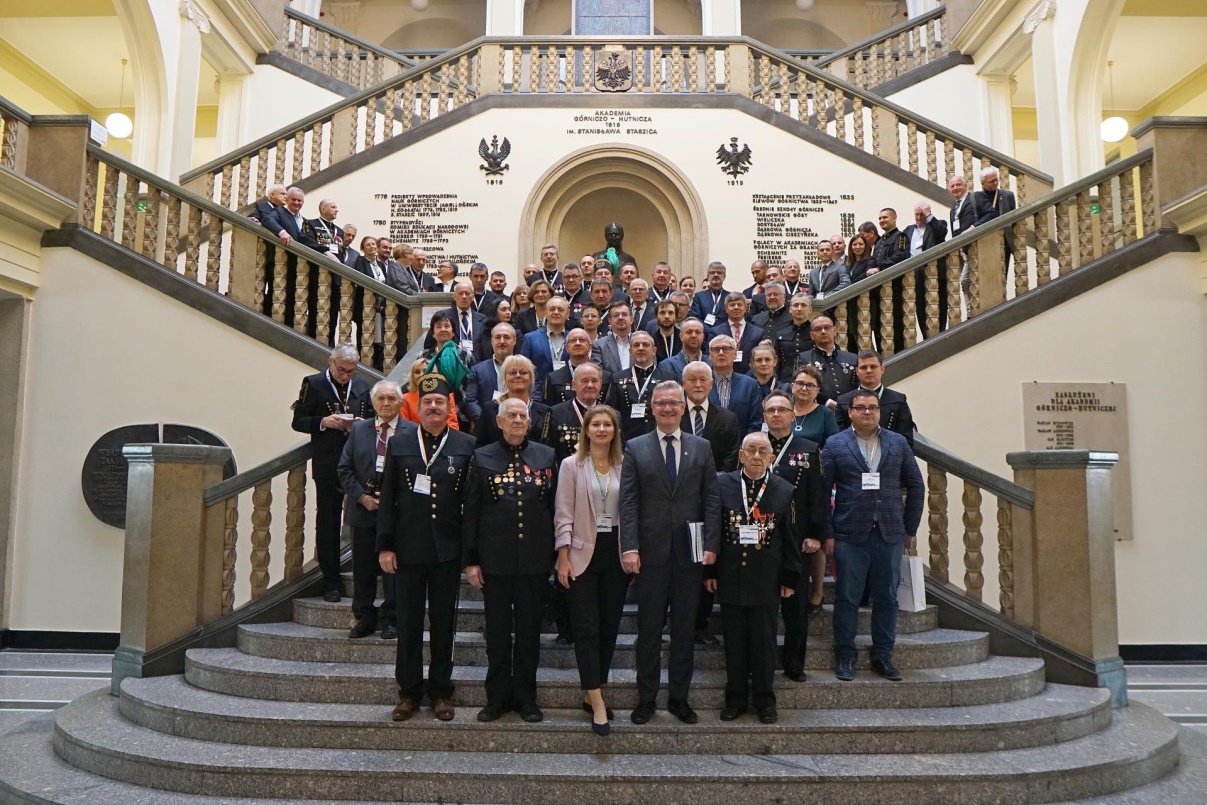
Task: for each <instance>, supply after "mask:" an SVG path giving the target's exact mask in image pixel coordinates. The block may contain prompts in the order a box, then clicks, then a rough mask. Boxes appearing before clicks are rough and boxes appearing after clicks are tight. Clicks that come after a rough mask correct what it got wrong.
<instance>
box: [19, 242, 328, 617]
mask: <svg viewBox="0 0 1207 805" xmlns="http://www.w3.org/2000/svg"><path fill="white" fill-rule="evenodd" d="M29 358H30V364H29V365H30V371H29V375H28V379H27V385H26V388H27V394H26V400H25V423H24V433H23V434H22V446H21V457H20V468H21V469H20V475H19V479H18V491H17V523H16V540H15V542H16V545H15V551H14V559H13V563H14V569H13V579H14V589H13V598H12V612H11V619H10V622H9V624H8V625H9V626H10V627H11V628H13V629H28V630H60V631H101V632H115V631H118V629H119V608H120V604H121V572H122V552H123V541H122V540H123V532H122V531H120V530H119V529H116V528H112V527H110V526H108V525H105V524H103V523H101V522H100V521H99V520H97V519H96V518H95V517H93V516H92V514H91V512H89V510H88V507H87V505H86V504H85V503H84V499H83V496H82V494H81V491H80V470H81V467H82V465H83V460H84V456H85V454H86V453H87V451H88V449H89V447H91V445H92V444H93V442H94V441H96V439H97V438H98V437H99V436H101V435H102V434H103V433H105V432H106V431H108V430H110V429H111V428H115V427H118V426H121V425H130V424H138V423H147V422H150V423H155V422H159V423H178V424H185V425H195V426H198V427H201V428H205V429H207V430H210V431H212V432H214V433H216V434H218V435H219V436H221V437H222V438H223V439H225V440H226V441H227V443H228V444H230V446H231V448H232V449H233V450H234V453H235V459H236V461H237V462H238V464H239V466H240V468H243V469H246V468H250V467H252V466H254V465H255V464H257V463H259V462H261V461H264V460H266V459H268V458H271V457H272V456H274V455H276V454H278V453H280V452H281V451H283V450H285V449H287V448H288V447H290V446H292V445H294V444H296V443H297V442H298V441H300V440H301V439H303V438H304V437H303V436H302V435H301V434H297V433H294V432H293V431H291V430H290V428H289V405H290V403H292V402H293V400H294V398H295V395H296V393H297V388H298V384H299V381H300V379H301V377H302V376H303V375H305V374H308V373H309V372H310V371H312V370H309V369H308V368H307V367H305V366H303V365H302V364H300V363H298V362H296V361H294V360H292V359H290V358H287V357H285V356H283V355H281V354H280V353H278V352H276V351H274V350H272V349H270V348H268V347H266V346H264V345H263V344H261V343H260V342H258V341H254V340H252V339H251V338H248V337H247V336H245V335H243V334H241V333H238V332H236V331H235V330H233V329H230V328H228V327H225V326H223V325H220V324H218V323H216V322H215V321H214V320H213V319H211V318H209V317H207V316H205V315H203V314H201V313H199V312H196V311H194V310H192V309H190V308H188V307H186V306H185V305H183V304H181V303H179V302H176V301H175V300H172V299H170V298H169V297H167V296H165V295H163V294H161V293H159V292H157V291H153V290H151V289H149V288H147V287H146V286H145V285H143V284H141V283H139V282H136V281H135V280H132V279H130V278H128V277H126V276H125V275H123V274H120V273H118V272H116V271H114V270H112V269H110V268H108V267H106V266H103V265H101V264H99V263H97V262H95V261H94V260H92V259H90V258H88V257H85V256H83V255H81V254H79V253H78V252H76V251H74V250H70V249H47V250H45V251H44V252H43V256H42V276H41V288H40V289H39V291H38V297H37V301H36V302H35V303H34V305H33V313H32V321H31V323H30V345H29ZM282 497H283V496H282ZM246 514H247V513H246V512H245V513H244V517H245V518H246ZM274 519H276V520H277V521H278V522H283V516H280V517H276V518H274ZM241 534H242V537H241V541H240V547H239V551H240V553H241V554H242V561H243V562H246V557H247V552H248V547H247V546H248V535H249V534H250V531H249V530H248V529H247V528H246V526H244V527H243V528H241ZM274 552H275V553H276V554H277V556H276V557H274V559H275V560H276V561H278V562H279V558H280V550H279V549H277V548H274ZM239 575H240V579H241V584H245V579H246V575H247V574H246V571H240V574H239ZM274 578H279V575H276V574H275V573H274Z"/></svg>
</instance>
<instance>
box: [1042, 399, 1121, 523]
mask: <svg viewBox="0 0 1207 805" xmlns="http://www.w3.org/2000/svg"><path fill="white" fill-rule="evenodd" d="M1023 412H1024V414H1023V422H1024V430H1025V438H1024V445H1025V447H1026V449H1028V450H1100V451H1104V452H1111V453H1118V454H1119V463H1118V464H1116V465H1115V468H1114V469H1113V470H1111V492H1112V495H1111V496H1112V497H1113V498H1114V501H1115V506H1114V515H1115V539H1121V540H1123V539H1126V540H1130V539H1131V538H1132V475H1131V462H1130V457H1131V451H1130V450H1129V449H1128V428H1127V386H1126V385H1125V384H1123V383H1024V384H1023Z"/></svg>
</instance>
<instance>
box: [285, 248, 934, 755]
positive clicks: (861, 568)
mask: <svg viewBox="0 0 1207 805" xmlns="http://www.w3.org/2000/svg"><path fill="white" fill-rule="evenodd" d="M413 254H414V252H412V256H413ZM599 262H601V259H600V258H599V257H592V256H585V257H584V259H583V260H582V261H580V263H568V264H565V265H561V266H559V263H558V250H557V248H556V246H554V245H547V246H545V247H544V248H543V249H542V250H541V261H540V265H537V266H535V271H533V272H530V276H529V277H528V281H527V283H525V284H524V285H522V286H520V289H519V290H521V291H526V292H527V296H528V298H529V300H530V302H531V306H530V307H526V308H523V309H521V311H520V313H521V314H522V313H524V312H526V311H531V313H530V314H529V315H527V316H524V315H519V316H517V315H515V312H514V311H512V315H511V318H510V320H506V319H504V318H501V317H499V316H498V315H497V313H498V309H499V307H500V306H502V305H503V304H506V303H510V302H511V301H513V300H514V299H515V297H516V296H517V294H516V293H515V292H513V293H512V294H511V295H510V297H508V296H507V295H506V294H504V293H503V291H504V290H505V285H503V287H500V288H499V289H498V290H497V291H496V290H494V289H493V288H491V287H490V286H489V285H488V283H489V280H488V279H487V271H486V267H485V266H481V267H479V266H474V267H473V269H472V270H471V281H470V282H463V283H456V284H454V285H453V295H454V305H453V306H452V307H451V308H449V309H447V310H445V311H441V312H438V313H436V314H435V315H433V317H432V320H431V324H430V327H429V331H428V336H427V350H426V351H425V353H424V355H423V357H422V358H421V359H420V360H419V361H417V362H416V363H415V364H414V365H413V366H412V367H411V376H410V383H409V386H410V388H409V390H408V391H407V392H406V393H405V394H404V392H403V390H402V389H401V388H400V387H399V386H397V385H396V384H394V383H392V382H389V381H381V382H379V383H377V384H376V385H375V386H373V387H372V388H371V389H370V388H369V386H368V384H367V382H365V381H364V380H362V379H361V378H359V377H357V376H356V367H357V361H358V358H359V355H360V353H359V350H357V349H356V347H354V346H353V345H350V344H341V345H337V346H336V347H335V348H334V349H333V351H332V353H331V357H330V359H329V361H328V364H329V365H328V369H327V370H326V371H325V372H322V373H319V374H316V375H311V376H309V377H307V378H306V379H305V380H304V381H303V384H302V388H301V390H300V392H299V396H298V400H297V402H296V403H295V404H294V421H293V426H294V428H295V429H296V430H299V431H302V432H306V433H309V434H311V437H312V441H313V444H314V452H313V455H314V460H313V463H314V470H313V476H314V479H315V485H316V491H317V509H318V512H317V524H316V531H317V542H318V550H317V557H318V560H319V565H320V567H321V568H322V572H323V576H324V579H325V580H326V583H327V586H328V591H327V594H326V597H327V598H328V600H331V601H338V600H340V597H341V584H340V578H339V566H338V557H339V548H338V546H339V533H340V522H341V517H340V513H341V507H342V511H343V522H344V524H346V525H347V526H349V527H350V529H351V530H352V547H353V551H352V554H353V578H354V589H353V601H352V605H353V613H354V615H355V618H356V620H355V624H354V626H353V627H352V631H351V636H352V637H355V638H363V637H367V636H369V635H372V634H374V633H375V632H377V631H378V629H380V631H381V636H382V637H383V638H387V639H389V638H395V637H396V638H397V639H398V653H397V667H396V676H397V681H398V685H399V692H400V702H399V704H398V706H397V707H396V708H395V710H394V713H393V717H394V718H395V719H397V720H405V719H407V718H410V717H411V716H412V715H414V713H415V712H416V710H417V709H418V708H419V706H420V704H421V702H422V701H423V700H424V698H425V697H426V698H427V700H428V701H429V702H430V705H431V707H432V711H433V713H434V715H435V717H436V718H439V719H445V720H447V719H451V718H453V717H454V714H455V705H454V703H453V685H452V681H451V680H452V677H451V674H452V665H453V660H452V646H453V634H454V632H455V628H456V612H457V599H458V590H459V585H460V579H461V575H462V573H464V575H465V578H466V579H467V581H468V583H469V584H472V585H473V586H475V587H478V588H480V589H481V590H482V596H483V600H484V610H485V636H486V649H487V662H488V671H487V678H486V690H487V705H486V707H484V708H483V709H482V710H481V711H480V712H479V713H478V718H479V719H480V720H482V721H493V720H495V719H497V718H499V717H500V716H501V715H503V714H504V713H506V712H508V711H509V710H512V709H514V710H517V711H518V712H519V714H520V716H521V718H523V719H524V720H527V721H539V720H540V719H541V718H542V713H541V711H540V708H539V707H538V705H537V702H536V669H537V665H538V661H539V655H540V648H541V643H540V630H541V624H542V616H543V614H544V612H545V609H546V603H547V599H548V597H549V595H548V593H549V590H550V585H551V581H550V579H551V577H552V580H553V582H552V589H553V590H554V591H556V593H557V595H558V596H559V597H560V598H561V599H562V600H563V602H564V618H563V619H562V621H559V623H558V638H557V639H558V642H562V643H568V644H573V646H574V652H575V656H576V659H577V664H578V669H579V675H580V680H581V684H582V688H583V690H584V700H583V708H584V710H585V711H587V712H589V713H590V715H591V727H592V729H593V730H595V731H596V732H597V733H599V734H601V735H602V734H607V733H608V731H609V730H610V726H609V719H610V717H611V711H610V710H609V708H608V707H607V704H606V701H605V699H604V696H603V690H604V688H605V685H606V684H607V682H608V678H609V670H610V667H611V661H612V656H613V653H614V651H615V646H616V640H617V633H618V631H619V626H620V619H621V613H622V611H623V607H624V602H625V599H626V596H627V595H628V591H629V587H630V586H634V587H635V590H634V593H635V599H636V602H637V629H638V635H637V643H636V666H637V687H638V693H639V696H638V699H639V704H638V706H637V707H636V708H635V709H634V711H633V712H632V716H631V717H632V720H633V721H634V722H635V723H638V724H641V723H645V722H646V721H648V720H649V719H650V718H651V717H652V716H653V714H654V712H655V701H656V699H657V694H658V690H659V680H660V674H661V651H662V638H661V635H662V631H663V629H664V627H665V625H666V624H667V623H668V612H669V624H670V645H669V664H668V680H669V698H668V703H667V709H668V711H669V712H670V713H671V714H673V715H675V716H676V717H678V718H679V719H680V720H682V721H684V722H686V723H694V722H695V721H696V720H697V715H696V713H695V711H694V710H693V709H692V707H691V705H690V704H689V702H688V693H689V688H690V683H691V678H692V669H693V656H694V650H695V646H696V645H698V644H714V645H715V644H717V643H718V642H720V641H719V640H718V638H717V636H716V635H714V634H713V630H712V629H710V628H709V619H710V616H711V615H712V613H713V609H714V605H715V603H719V604H720V621H721V634H722V636H723V638H724V641H723V642H724V651H725V658H726V668H727V685H726V693H725V705H724V707H723V709H722V711H721V713H720V717H721V718H722V719H724V720H731V719H733V718H737V717H738V716H740V715H741V714H742V713H744V712H745V711H747V710H748V709H749V708H753V709H754V711H755V712H756V714H757V717H758V718H759V719H760V720H761V721H763V722H764V723H774V722H775V721H776V719H777V713H776V710H775V695H774V691H773V679H774V671H775V670H776V669H777V668H779V669H782V671H783V673H784V675H785V676H786V677H787V678H788V679H791V680H794V681H803V680H804V678H805V671H804V668H805V649H806V642H807V641H806V635H807V632H808V619H809V617H810V616H814V615H817V614H818V613H820V612H821V611H822V606H821V604H822V590H823V579H824V576H825V567H826V557H827V556H829V557H833V559H834V564H835V572H836V597H835V605H834V636H835V637H834V650H835V660H836V666H835V668H836V671H835V672H836V674H837V676H838V677H839V678H840V679H851V678H853V676H854V660H855V657H856V650H855V624H856V615H857V610H858V607H859V606H860V604H861V601H864V599H865V593H869V594H870V600H871V605H872V609H873V615H872V638H873V647H872V669H873V671H875V672H876V673H878V674H880V675H881V676H883V677H886V678H888V679H900V673H899V672H898V670H897V669H896V667H895V665H894V664H893V660H892V651H893V643H894V639H895V623H896V612H897V603H896V589H897V583H898V578H899V572H900V570H899V565H900V559H901V554H902V550H903V548H905V547H907V546H908V547H912V542H913V539H914V537H915V535H916V531H917V527H918V524H919V521H920V518H921V512H922V495H923V486H922V478H921V474H920V472H919V470H918V467H917V463H916V461H915V460H914V457H913V454H912V449H911V442H912V438H913V431H914V423H913V418H912V414H911V412H910V409H909V405H908V402H907V400H906V398H905V396H904V395H902V394H900V393H899V392H896V391H894V390H892V389H888V388H885V387H884V385H883V383H882V375H883V364H882V362H881V359H880V356H879V355H878V354H877V353H876V352H874V351H871V350H866V351H864V352H861V353H859V354H858V355H855V354H852V353H849V352H846V351H844V350H841V349H839V348H838V347H837V345H836V343H835V332H834V322H833V320H832V319H831V318H830V317H829V316H827V315H825V314H814V312H813V306H812V305H813V297H812V296H811V295H810V293H809V286H808V285H807V284H803V285H801V284H798V285H797V286H796V287H790V286H789V285H788V276H787V275H788V272H787V271H785V269H786V268H788V267H787V266H784V267H768V266H765V265H763V266H760V264H759V263H757V262H756V264H755V265H754V266H752V270H751V273H752V279H753V280H754V282H753V283H752V284H751V286H750V287H748V288H746V289H745V290H743V291H729V290H727V289H726V288H725V280H726V275H727V270H726V267H725V266H724V265H723V264H721V263H719V262H718V263H713V264H711V265H710V266H709V267H708V270H707V273H706V284H705V286H704V287H702V288H701V289H700V290H698V291H697V292H696V293H694V294H693V295H688V294H687V293H684V292H683V291H681V290H679V289H678V288H676V287H675V284H674V282H673V274H672V272H671V269H670V266H669V265H667V264H666V263H659V264H658V265H656V266H655V267H654V268H653V270H652V273H651V277H650V279H649V280H648V281H647V280H645V279H644V278H641V277H640V276H638V275H637V267H636V264H635V262H633V261H624V260H618V262H620V263H622V264H621V265H619V266H618V267H617V269H616V270H615V271H613V270H612V268H611V266H610V265H609V264H608V262H609V261H608V260H607V259H606V258H604V259H603V262H604V263H605V264H604V265H603V266H598V267H597V266H595V265H591V263H599ZM583 263H587V271H586V272H584V267H583ZM760 269H761V270H760ZM605 272H606V275H605ZM584 273H587V274H588V275H590V276H592V277H593V279H592V281H591V285H590V287H589V289H584V288H583V286H582V285H581V284H580V283H581V278H582V276H583V275H584ZM797 282H798V283H800V282H801V281H800V280H799V279H798V280H797ZM804 282H805V283H807V282H808V280H805V281H804ZM584 290H586V293H587V294H588V296H587V297H583V296H582V292H583V291H584ZM584 299H589V300H590V301H584ZM492 308H493V310H492ZM484 309H485V310H486V311H489V312H484ZM591 309H594V310H596V311H597V312H598V313H599V316H600V318H599V323H598V324H597V325H594V326H593V327H588V326H584V317H583V314H584V312H585V311H589V310H591ZM492 314H493V315H492ZM588 318H589V314H588ZM832 497H833V500H831V498H832ZM429 515H430V516H429ZM379 571H380V572H384V573H386V574H388V575H387V576H386V579H387V581H386V584H385V593H386V595H385V600H384V602H383V603H382V605H381V606H380V608H378V607H377V606H376V605H375V601H374V597H375V592H376V586H377V577H378V573H379ZM780 612H782V614H783V619H784V626H785V635H784V642H783V647H782V648H780V649H778V650H777V640H776V631H777V630H776V622H777V614H778V613H780ZM425 615H426V617H427V619H428V622H429V626H428V630H429V643H430V645H429V648H430V652H431V654H430V665H429V668H428V671H427V675H426V678H425V675H424V673H423V664H422V651H423V634H424V618H425Z"/></svg>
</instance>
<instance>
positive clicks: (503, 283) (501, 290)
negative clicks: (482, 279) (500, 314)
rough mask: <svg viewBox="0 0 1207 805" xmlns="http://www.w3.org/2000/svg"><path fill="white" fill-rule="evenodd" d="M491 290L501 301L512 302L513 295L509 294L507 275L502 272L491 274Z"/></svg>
mask: <svg viewBox="0 0 1207 805" xmlns="http://www.w3.org/2000/svg"><path fill="white" fill-rule="evenodd" d="M490 290H491V291H492V292H493V293H494V294H495V295H496V296H498V297H499V298H500V299H506V300H507V301H509V302H510V301H511V294H509V293H507V275H506V274H504V273H503V272H502V271H492V272H490Z"/></svg>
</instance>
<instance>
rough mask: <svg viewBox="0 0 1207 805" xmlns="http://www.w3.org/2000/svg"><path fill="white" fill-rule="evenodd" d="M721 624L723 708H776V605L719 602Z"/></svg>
mask: <svg viewBox="0 0 1207 805" xmlns="http://www.w3.org/2000/svg"><path fill="white" fill-rule="evenodd" d="M807 597H808V596H806V598H807ZM792 598H796V596H795V595H794V596H792ZM788 600H792V599H791V598H790V599H788ZM721 623H722V624H724V626H725V704H726V705H728V706H730V707H746V706H748V705H750V704H753V705H754V706H755V708H756V709H758V710H762V709H763V708H766V707H775V692H774V691H772V689H771V685H772V683H773V682H774V681H775V605H774V604H770V605H764V606H753V607H747V606H741V605H739V604H726V603H724V602H722V603H721Z"/></svg>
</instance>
